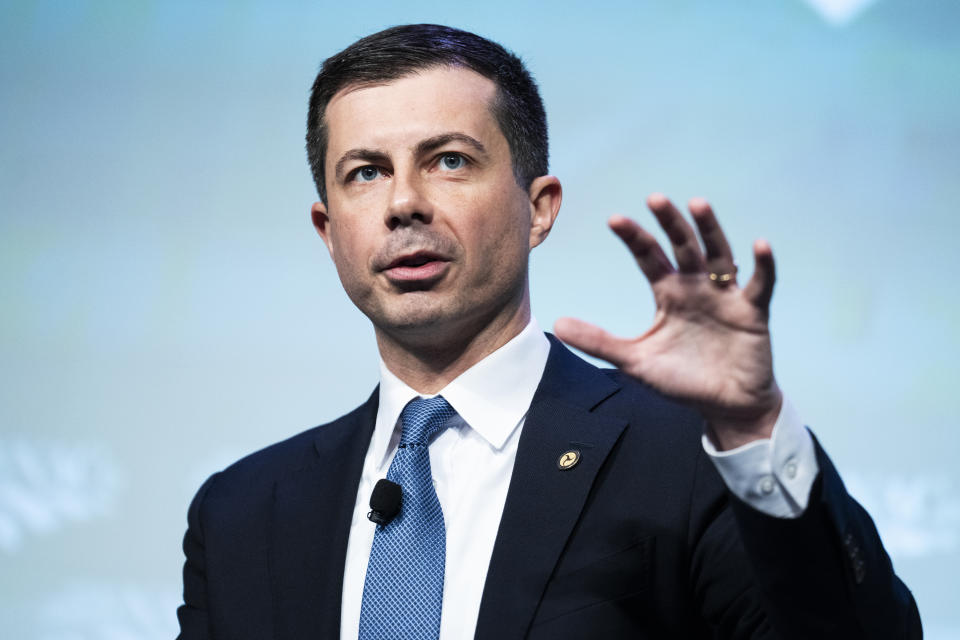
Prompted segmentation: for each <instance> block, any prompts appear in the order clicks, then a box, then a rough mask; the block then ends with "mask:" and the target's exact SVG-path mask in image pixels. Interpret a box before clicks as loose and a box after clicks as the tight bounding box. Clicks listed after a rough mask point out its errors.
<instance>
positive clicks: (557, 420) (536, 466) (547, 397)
mask: <svg viewBox="0 0 960 640" xmlns="http://www.w3.org/2000/svg"><path fill="white" fill-rule="evenodd" d="M550 338H551V342H552V346H551V349H550V356H549V359H548V360H547V367H546V369H545V371H544V374H543V379H542V380H541V382H540V386H539V388H538V389H537V392H536V394H535V395H534V398H533V402H532V404H531V406H530V411H529V412H528V414H527V419H526V422H525V423H524V426H523V432H522V433H521V435H520V443H519V446H518V450H517V460H516V463H515V465H514V468H513V476H512V477H511V480H510V489H509V492H508V493H507V500H506V504H505V505H504V511H503V517H502V519H501V521H500V529H499V531H498V532H497V540H496V544H495V545H494V548H493V556H492V558H491V560H490V568H489V571H488V573H487V581H486V584H485V586H484V591H483V598H482V600H481V604H480V615H479V618H478V620H477V630H476V635H475V637H476V638H499V639H502V640H506V639H509V638H521V637H524V636H525V635H526V632H527V630H528V628H529V626H530V623H531V621H532V620H533V615H534V613H535V611H536V608H537V605H538V603H539V602H540V598H541V596H542V594H543V591H544V589H545V587H546V584H547V581H548V579H549V578H550V575H551V574H552V572H553V568H554V566H555V565H556V563H557V560H558V559H559V557H560V553H561V552H562V551H563V548H564V545H565V544H566V541H567V538H568V537H569V536H570V533H571V531H572V530H573V527H574V525H575V524H576V522H577V520H578V518H579V516H580V512H581V511H582V509H583V505H584V502H585V501H586V498H587V495H588V494H589V492H590V488H591V487H592V486H593V482H594V479H595V478H596V475H597V472H598V471H599V470H600V468H601V466H602V465H603V462H604V460H605V459H606V457H607V455H608V454H609V453H610V450H611V448H612V447H613V445H614V444H615V443H616V441H617V439H618V438H619V437H620V434H621V433H622V431H623V429H624V427H625V426H626V422H625V421H623V420H618V419H610V418H605V417H601V416H598V415H596V414H594V413H591V411H592V409H594V408H595V407H596V406H597V405H598V404H599V403H601V402H602V401H603V400H604V399H606V398H608V397H609V396H610V395H612V394H614V393H616V391H617V390H618V389H619V387H618V386H617V384H616V383H614V382H613V381H612V380H610V379H609V378H608V377H607V376H606V375H604V374H603V373H601V372H600V371H599V370H598V369H596V368H595V367H593V366H591V365H589V364H587V363H586V362H584V361H583V360H581V359H580V358H578V357H577V356H575V355H573V354H572V353H570V351H568V350H567V349H566V347H564V346H563V345H562V344H560V343H559V342H558V341H557V340H556V339H555V338H553V337H552V336H550ZM571 449H577V450H579V451H580V453H581V458H580V461H579V463H577V464H576V465H575V466H574V467H572V468H569V469H567V470H560V469H559V468H558V464H557V463H558V459H559V458H560V456H561V455H562V454H563V453H564V452H565V451H568V450H571Z"/></svg>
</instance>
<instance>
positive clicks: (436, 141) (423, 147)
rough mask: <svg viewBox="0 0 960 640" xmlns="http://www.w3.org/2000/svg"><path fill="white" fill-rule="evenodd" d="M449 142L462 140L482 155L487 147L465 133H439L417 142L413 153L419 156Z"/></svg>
mask: <svg viewBox="0 0 960 640" xmlns="http://www.w3.org/2000/svg"><path fill="white" fill-rule="evenodd" d="M451 142H462V143H463V144H465V145H467V146H468V147H473V149H474V151H476V152H477V153H482V154H484V155H486V153H487V148H486V147H484V146H483V143H482V142H480V141H479V140H477V139H476V138H473V137H470V136H468V135H467V134H465V133H441V134H440V135H438V136H433V137H432V138H427V139H426V140H423V141H421V142H420V143H419V144H417V147H416V149H415V151H414V153H416V155H418V156H420V155H423V154H425V153H430V152H431V151H434V150H436V149H439V148H440V147H442V146H444V145H447V144H450V143H451Z"/></svg>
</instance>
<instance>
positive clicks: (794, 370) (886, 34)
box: [0, 0, 960, 640]
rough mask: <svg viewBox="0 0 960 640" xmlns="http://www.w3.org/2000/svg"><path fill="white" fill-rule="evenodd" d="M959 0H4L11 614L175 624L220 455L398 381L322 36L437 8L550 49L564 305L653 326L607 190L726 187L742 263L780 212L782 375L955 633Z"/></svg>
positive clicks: (137, 627) (3, 304)
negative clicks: (319, 178)
mask: <svg viewBox="0 0 960 640" xmlns="http://www.w3.org/2000/svg"><path fill="white" fill-rule="evenodd" d="M844 4H850V5H851V11H850V12H849V14H848V15H846V16H844V15H841V14H840V13H833V14H831V13H830V12H829V7H830V6H833V7H834V9H836V8H837V7H841V5H844ZM818 6H819V8H818ZM958 19H960V5H958V4H957V3H956V2H951V1H949V0H942V1H933V0H929V1H928V0H923V1H921V2H917V1H916V0H876V1H875V2H870V1H864V0H859V1H857V0H848V1H847V2H843V1H841V0H818V1H816V2H815V1H814V0H782V1H776V2H774V1H770V0H753V1H744V2H718V1H706V0H704V1H672V2H659V3H655V2H603V1H595V2H589V3H573V2H554V3H552V4H547V3H534V2H529V3H527V2H519V1H517V0H512V1H510V2H499V1H497V2H491V1H488V2H475V3H463V2H436V3H419V4H416V5H410V4H403V3H383V2H376V1H372V0H371V1H367V2H362V3H336V4H334V3H322V2H313V3H307V2H302V3H284V4H282V5H278V6H272V5H270V6H268V5H267V4H266V3H254V2H223V3H216V2H203V3H180V2H162V3H161V2H123V3H121V2H116V3H113V2H81V1H76V2H13V3H11V2H3V3H0V92H2V98H0V311H2V315H0V620H2V622H3V628H4V634H5V636H6V637H11V638H25V639H34V638H39V639H45V640H46V639H50V640H53V639H66V638H71V639H78V638H82V639H86V638H90V639H98V640H99V639H111V640H112V639H137V640H140V639H144V640H146V639H153V638H169V637H172V636H173V635H174V634H175V628H176V623H175V619H174V608H175V607H176V605H177V603H178V602H179V591H180V575H179V572H180V567H181V563H182V554H181V551H180V548H179V545H180V540H181V536H182V534H183V529H184V527H185V513H186V508H187V504H188V502H189V500H190V498H191V496H192V494H193V492H194V491H195V490H196V488H197V487H198V486H199V484H200V483H201V482H202V481H203V479H204V478H205V477H206V476H207V475H208V474H209V473H211V472H213V471H215V470H217V469H219V468H221V467H222V466H224V465H225V464H227V463H229V462H230V461H232V460H233V459H235V458H236V457H239V456H240V455H242V454H244V453H246V452H249V451H252V450H254V449H256V448H259V447H261V446H263V445H266V444H268V443H270V442H273V441H275V440H278V439H280V438H283V437H286V436H288V435H291V434H293V433H295V432H298V431H300V430H302V429H304V428H307V427H310V426H313V425H315V424H319V423H321V422H324V421H327V420H330V419H332V418H335V417H337V416H338V415H340V414H342V413H343V412H345V411H347V410H348V409H350V408H351V407H353V406H354V405H356V404H358V403H359V402H360V401H362V400H363V399H364V398H365V397H366V396H367V394H368V393H369V392H370V390H371V389H372V387H373V385H374V384H375V382H376V352H375V350H374V346H373V340H372V331H371V330H370V327H369V323H368V322H367V321H366V320H365V318H363V316H361V315H360V314H359V312H357V311H356V310H355V309H354V308H353V307H352V306H351V305H350V303H349V301H348V300H347V298H346V296H345V295H344V294H343V292H342V291H341V289H340V286H339V283H338V281H337V278H336V274H335V272H334V270H333V268H332V266H331V264H330V261H329V258H328V257H327V254H326V251H325V249H324V248H323V245H322V243H321V242H320V240H319V238H317V237H316V235H315V233H314V232H313V230H312V228H311V226H310V219H309V205H310V203H311V202H312V201H313V200H314V199H315V197H316V196H315V193H314V191H313V187H312V183H311V180H310V177H309V172H308V169H307V165H306V161H305V157H304V152H303V128H304V121H305V113H306V100H307V94H308V90H309V87H310V84H311V82H312V79H313V76H314V74H315V72H316V70H317V68H318V65H319V62H320V61H321V60H322V59H323V58H324V57H326V56H328V55H330V54H332V53H334V52H336V51H338V50H339V49H341V48H342V47H344V46H346V45H347V44H349V43H350V42H352V41H353V40H354V39H356V38H358V37H360V36H363V35H366V34H368V33H370V32H372V31H375V30H378V29H380V28H382V27H386V26H390V25H393V24H397V23H403V22H420V21H429V22H442V23H449V24H453V25H456V26H460V27H463V28H467V29H470V30H474V31H477V32H478V33H481V34H483V35H486V36H488V37H491V38H493V39H495V40H498V41H500V42H502V43H504V44H505V45H507V46H508V47H510V48H512V49H514V50H515V51H516V52H517V53H519V54H520V55H521V56H522V57H524V59H525V60H526V61H527V63H528V64H529V66H530V68H531V69H532V70H533V72H534V74H535V75H536V77H537V79H538V81H539V83H540V86H541V89H542V92H543V96H544V98H545V101H546V104H547V112H548V116H549V121H550V126H551V134H552V162H551V168H552V171H553V172H554V173H555V174H557V175H558V176H560V178H561V180H562V181H563V183H564V186H565V201H564V206H563V210H562V212H561V217H560V220H559V223H558V226H557V227H556V229H555V231H554V233H553V235H552V236H551V238H550V239H549V240H548V242H547V243H546V244H545V245H544V246H542V247H541V248H539V249H537V250H536V251H535V253H534V258H533V266H532V288H533V292H534V311H535V313H536V315H537V317H538V319H539V320H540V323H541V325H543V326H544V327H550V326H551V325H552V324H553V321H554V320H555V319H556V318H557V317H560V316H562V315H579V316H581V317H584V318H586V319H590V320H593V321H596V322H598V323H599V324H602V325H604V326H607V327H608V328H610V329H612V330H615V331H617V332H620V333H624V334H628V333H638V332H640V331H641V330H643V329H644V328H645V327H646V324H647V323H648V321H649V319H650V317H651V316H652V313H653V308H652V304H651V298H650V295H649V293H648V291H647V288H646V285H645V283H644V281H643V279H642V276H641V275H640V274H639V272H637V271H636V269H635V267H634V266H633V264H632V262H631V259H630V258H629V256H628V255H627V253H626V252H625V251H624V250H623V249H622V248H621V247H620V246H619V245H618V242H617V241H616V239H615V238H614V237H613V235H612V234H610V232H609V231H607V230H606V228H605V220H606V218H607V217H608V216H609V215H610V214H612V213H625V214H629V215H633V216H636V217H638V218H640V219H641V220H644V221H649V220H651V218H650V216H649V214H648V213H647V212H646V211H645V210H644V206H643V201H644V198H645V196H646V194H648V193H649V192H651V191H654V190H659V191H664V192H666V193H667V194H669V195H670V196H671V197H673V198H674V199H675V200H676V201H679V202H684V201H685V200H686V199H687V198H689V197H691V196H694V195H704V196H706V197H708V198H709V199H710V200H711V202H713V203H714V206H715V209H716V210H717V212H718V214H719V215H720V216H721V220H722V221H723V223H724V224H725V227H726V228H727V231H728V233H729V235H730V236H732V238H733V240H734V245H735V250H736V251H737V253H738V255H739V258H740V263H741V269H743V270H746V271H749V270H750V269H751V268H752V265H751V264H750V262H751V259H750V253H749V247H750V243H751V241H752V239H753V238H754V237H757V236H763V237H766V238H768V239H769V240H770V241H771V243H772V245H773V247H774V252H775V255H776V257H777V260H778V266H779V282H778V290H777V293H776V295H775V297H774V303H773V329H774V334H773V335H774V348H775V356H776V364H777V373H778V377H779V379H780V380H781V384H782V386H784V388H785V389H786V390H787V392H788V393H789V395H790V396H791V397H792V398H793V400H794V403H795V404H796V405H797V406H798V407H799V408H800V411H801V413H802V415H803V416H804V418H805V420H806V421H807V422H809V423H810V424H811V425H812V426H813V427H814V429H815V430H816V432H817V434H818V436H819V437H820V438H821V440H822V442H823V443H824V444H825V446H826V447H827V450H828V451H829V452H830V453H831V455H832V456H833V458H834V460H835V462H836V463H837V465H838V466H839V467H840V469H841V471H842V473H843V474H844V477H845V478H846V479H847V481H848V485H849V486H850V489H851V491H852V492H853V493H854V494H855V495H856V496H858V497H860V498H861V499H862V501H863V502H864V503H865V504H866V505H867V507H868V508H869V509H870V510H871V512H872V513H873V514H874V516H875V518H876V520H877V522H878V525H879V528H880V530H881V533H882V535H883V537H884V540H885V542H886V544H887V546H888V549H889V550H890V552H891V555H892V557H893V560H894V563H895V566H896V568H897V570H898V572H899V573H900V575H901V576H902V577H903V578H904V580H905V581H906V582H907V583H908V584H909V585H910V586H911V588H912V589H913V590H914V593H915V595H916V598H917V600H918V602H919V605H920V610H921V613H922V614H923V618H924V623H925V627H926V629H927V632H928V633H927V637H929V638H933V639H946V638H960V612H958V610H957V608H956V603H957V598H958V592H960V589H958V588H957V580H956V576H957V575H958V574H960V534H958V531H960V473H958V471H957V462H956V461H957V458H958V454H960V437H958V435H957V419H956V415H957V400H956V397H957V392H956V389H955V387H956V384H957V382H958V376H957V374H956V362H957V361H958V358H960V340H958V332H957V329H956V327H957V325H958V320H960V313H958V310H960V303H958V296H957V294H958V287H957V286H956V283H957V279H958V274H960V257H958V255H960V254H958V251H957V234H958V231H960V223H958V222H957V221H956V217H955V216H956V215H957V203H958V201H960V198H958V196H960V180H958V176H960V119H958V117H957V116H958V114H960V29H958V27H960V25H958Z"/></svg>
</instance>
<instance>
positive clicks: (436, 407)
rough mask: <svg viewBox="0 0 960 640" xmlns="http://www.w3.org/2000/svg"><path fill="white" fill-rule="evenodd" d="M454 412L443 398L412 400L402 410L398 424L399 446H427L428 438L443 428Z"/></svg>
mask: <svg viewBox="0 0 960 640" xmlns="http://www.w3.org/2000/svg"><path fill="white" fill-rule="evenodd" d="M455 413H456V411H454V410H453V407H451V406H450V403H449V402H447V401H446V400H445V399H444V398H443V396H434V397H433V398H414V399H413V400H411V401H410V402H409V403H407V406H406V407H404V408H403V413H402V414H400V422H401V424H402V426H403V431H402V432H401V433H400V444H401V445H408V444H427V442H428V441H429V440H430V436H432V435H433V434H434V433H436V432H437V431H439V430H440V429H441V428H443V425H444V424H446V422H447V420H448V419H449V418H450V416H452V415H453V414H455Z"/></svg>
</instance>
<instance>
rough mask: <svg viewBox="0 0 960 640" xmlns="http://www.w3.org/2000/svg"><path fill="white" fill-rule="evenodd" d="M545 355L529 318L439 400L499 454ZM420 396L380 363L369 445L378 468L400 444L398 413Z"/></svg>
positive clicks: (530, 395) (522, 413)
mask: <svg viewBox="0 0 960 640" xmlns="http://www.w3.org/2000/svg"><path fill="white" fill-rule="evenodd" d="M549 354H550V342H549V341H548V340H547V338H546V336H545V335H544V334H543V332H542V331H541V330H540V325H539V324H537V321H536V320H535V319H533V318H531V319H530V322H529V323H528V324H527V326H526V327H525V328H524V329H523V331H521V332H520V333H518V334H517V335H516V336H514V338H513V339H511V340H510V341H509V342H507V343H506V344H504V345H503V346H502V347H500V348H499V349H497V350H496V351H494V352H493V353H491V354H490V355H488V356H487V357H486V358H484V359H483V360H481V361H480V362H478V363H476V364H475V365H473V366H472V367H470V368H469V369H467V370H466V371H464V372H463V373H462V374H460V375H459V376H458V377H457V378H456V379H455V380H453V381H451V382H450V383H449V384H448V385H447V386H446V387H444V388H443V389H442V390H441V391H440V393H439V394H438V395H442V396H443V397H444V398H446V400H447V402H449V403H450V406H452V407H453V408H454V410H456V412H457V414H458V415H459V416H460V417H461V418H462V419H463V420H464V422H466V424H467V426H469V427H470V428H471V429H473V430H474V431H476V432H477V434H478V435H480V436H481V437H482V438H483V439H484V440H486V441H487V442H488V443H489V444H490V446H491V447H493V448H494V449H500V448H502V447H503V445H504V444H505V443H506V441H507V439H508V438H509V437H510V434H512V433H513V431H514V430H515V429H516V428H517V426H518V425H519V424H520V421H521V420H522V419H523V418H524V416H526V414H527V410H528V409H529V408H530V402H531V401H532V400H533V394H534V392H536V390H537V386H538V385H539V384H540V378H541V377H543V370H544V369H545V368H546V365H547V356H548V355H549ZM420 395H421V394H419V393H417V392H416V391H414V390H413V389H412V388H410V386H408V385H407V384H406V383H405V382H403V381H402V380H400V378H398V377H397V376H395V375H394V374H393V373H392V372H391V371H390V370H389V369H387V366H386V365H385V364H384V362H383V359H382V358H381V359H380V404H379V408H378V410H377V424H376V428H375V429H374V432H373V440H372V441H371V443H370V448H371V453H372V454H373V455H374V459H375V460H376V461H377V463H378V467H382V466H383V464H384V463H385V462H386V458H387V455H388V454H389V453H390V452H391V451H392V450H393V449H394V448H395V447H396V444H397V442H399V437H400V429H399V426H398V424H397V423H398V421H399V419H400V413H401V412H402V411H403V408H404V407H405V406H407V403H408V402H410V401H411V400H412V399H414V398H416V397H418V396H420ZM425 397H426V396H425Z"/></svg>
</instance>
